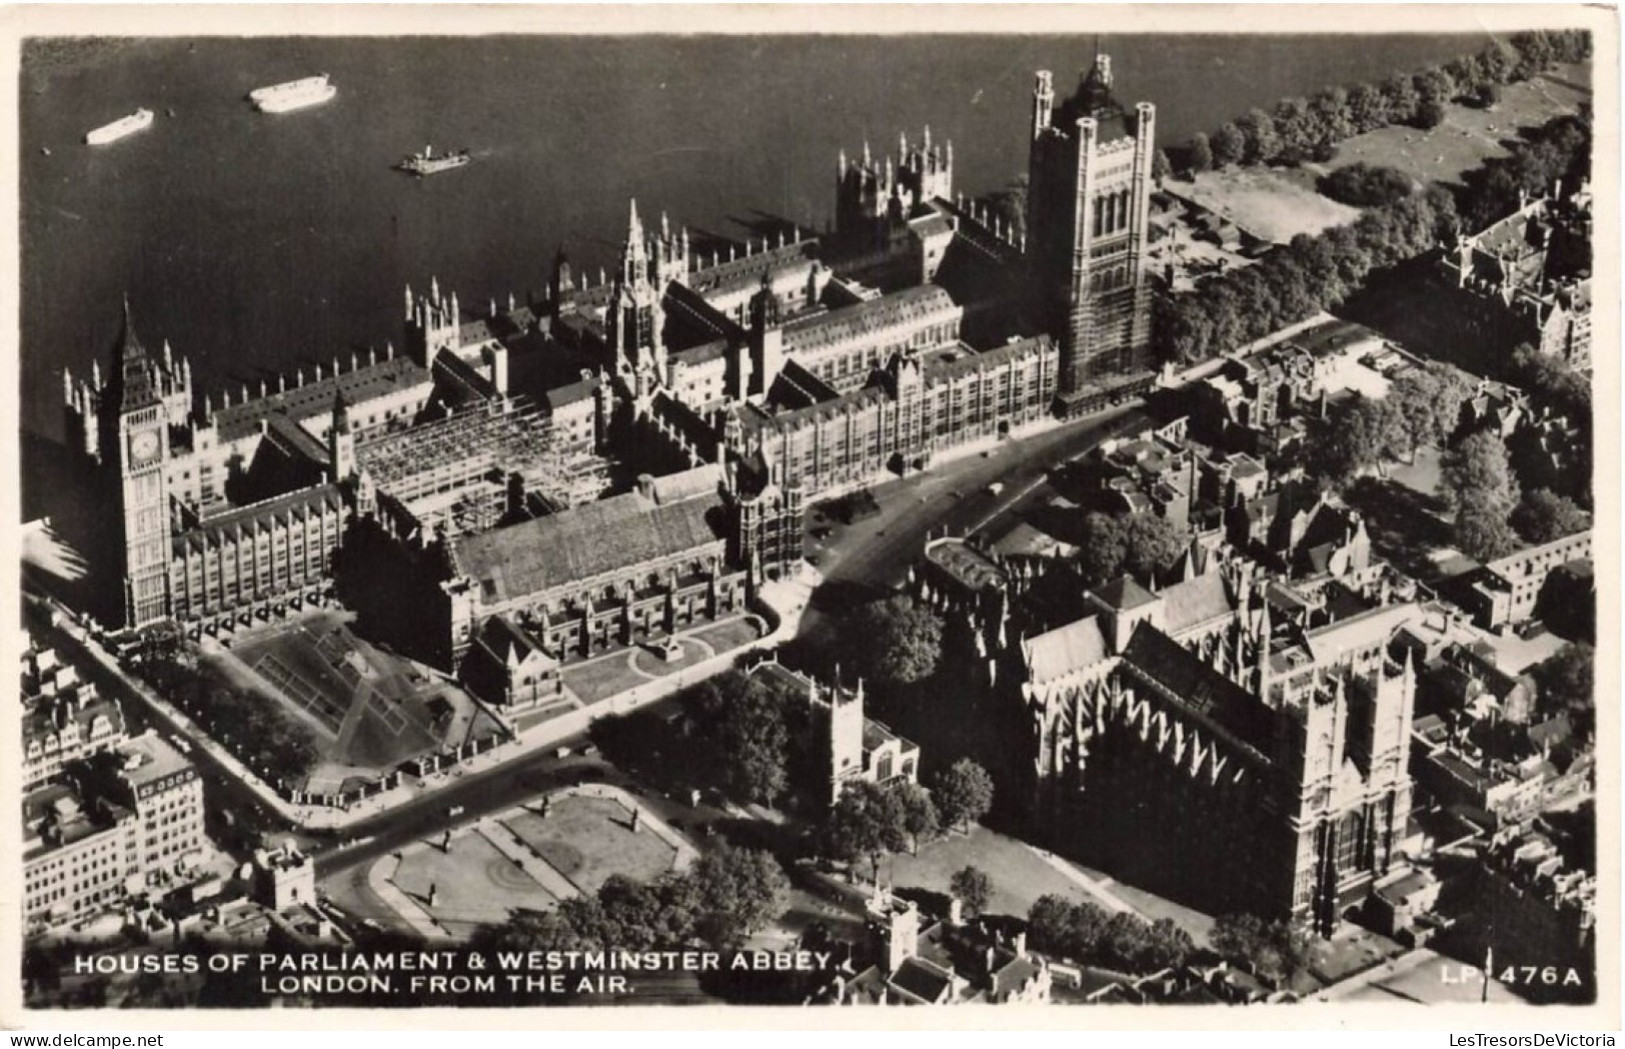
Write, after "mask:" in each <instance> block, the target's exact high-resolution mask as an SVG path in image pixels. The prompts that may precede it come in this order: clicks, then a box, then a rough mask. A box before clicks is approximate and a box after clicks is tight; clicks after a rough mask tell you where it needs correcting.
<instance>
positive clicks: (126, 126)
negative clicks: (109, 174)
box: [85, 109, 152, 146]
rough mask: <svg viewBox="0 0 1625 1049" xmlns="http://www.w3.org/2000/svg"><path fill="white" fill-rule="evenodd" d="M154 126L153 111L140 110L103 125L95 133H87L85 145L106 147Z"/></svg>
mask: <svg viewBox="0 0 1625 1049" xmlns="http://www.w3.org/2000/svg"><path fill="white" fill-rule="evenodd" d="M151 126H152V110H150V109H138V110H136V111H135V112H134V113H131V114H130V115H129V116H127V117H119V118H118V119H117V120H115V121H113V122H112V123H111V124H103V125H102V126H101V127H99V128H96V129H95V130H94V131H89V132H86V133H85V144H86V145H90V146H105V145H107V143H109V142H117V141H118V140H119V139H121V138H123V137H124V136H125V135H133V134H135V133H136V132H137V131H144V130H146V129H147V128H149V127H151Z"/></svg>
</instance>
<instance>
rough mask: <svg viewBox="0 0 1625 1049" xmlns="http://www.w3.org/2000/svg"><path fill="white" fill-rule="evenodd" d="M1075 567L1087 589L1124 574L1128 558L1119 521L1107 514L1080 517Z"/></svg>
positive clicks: (1125, 541) (1126, 543)
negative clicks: (1081, 519) (1124, 563)
mask: <svg viewBox="0 0 1625 1049" xmlns="http://www.w3.org/2000/svg"><path fill="white" fill-rule="evenodd" d="M1081 529H1082V531H1081V534H1080V536H1079V542H1078V553H1077V565H1078V571H1079V572H1080V573H1082V575H1083V581H1084V584H1085V585H1086V586H1099V585H1101V584H1102V583H1104V582H1106V581H1107V580H1108V579H1114V578H1116V577H1117V576H1119V575H1122V574H1123V562H1124V560H1125V559H1126V558H1127V557H1128V536H1127V533H1126V532H1125V531H1124V529H1123V525H1122V522H1121V519H1119V518H1116V517H1113V516H1112V515H1110V514H1102V513H1094V512H1091V513H1087V514H1084V515H1083V522H1082V525H1081Z"/></svg>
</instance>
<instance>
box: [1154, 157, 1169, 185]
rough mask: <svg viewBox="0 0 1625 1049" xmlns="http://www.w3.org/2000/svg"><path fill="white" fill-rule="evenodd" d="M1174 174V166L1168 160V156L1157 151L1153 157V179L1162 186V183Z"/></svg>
mask: <svg viewBox="0 0 1625 1049" xmlns="http://www.w3.org/2000/svg"><path fill="white" fill-rule="evenodd" d="M1173 173H1174V166H1173V164H1171V163H1170V162H1169V160H1168V154H1167V153H1166V152H1165V151H1163V150H1160V149H1159V150H1157V151H1156V152H1155V153H1154V154H1152V156H1151V177H1152V178H1153V179H1156V181H1157V183H1158V184H1159V185H1160V184H1161V183H1162V181H1163V180H1164V179H1166V178H1168V176H1170V175H1172V174H1173Z"/></svg>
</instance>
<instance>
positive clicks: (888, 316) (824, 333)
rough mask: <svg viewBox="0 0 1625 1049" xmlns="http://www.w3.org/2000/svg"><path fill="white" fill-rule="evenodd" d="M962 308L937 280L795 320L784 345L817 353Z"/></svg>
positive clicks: (787, 328) (786, 330) (795, 350)
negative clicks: (936, 282)
mask: <svg viewBox="0 0 1625 1049" xmlns="http://www.w3.org/2000/svg"><path fill="white" fill-rule="evenodd" d="M958 312H959V307H958V306H957V305H955V304H954V300H953V297H952V296H950V295H949V294H948V293H947V292H946V291H944V290H943V289H942V288H940V287H938V286H937V285H935V284H921V285H917V286H915V287H912V288H905V289H904V290H902V291H899V292H894V293H893V294H891V295H882V296H881V297H879V298H878V299H869V300H867V301H865V302H859V303H855V304H853V305H851V306H842V307H841V308H840V309H835V310H830V311H829V312H827V313H820V314H816V315H814V316H811V317H806V318H803V319H801V320H795V321H791V322H790V323H789V324H787V325H785V328H784V349H785V352H786V353H803V354H806V353H817V352H818V351H819V350H821V349H824V348H826V347H829V346H834V345H838V344H841V343H844V342H847V341H848V340H853V339H861V338H865V337H868V336H874V335H876V334H877V333H880V332H884V331H886V330H887V329H889V328H896V327H901V326H903V325H907V324H912V323H915V322H917V321H920V320H924V319H927V318H929V317H931V316H933V315H947V314H950V313H951V314H955V315H957V314H958Z"/></svg>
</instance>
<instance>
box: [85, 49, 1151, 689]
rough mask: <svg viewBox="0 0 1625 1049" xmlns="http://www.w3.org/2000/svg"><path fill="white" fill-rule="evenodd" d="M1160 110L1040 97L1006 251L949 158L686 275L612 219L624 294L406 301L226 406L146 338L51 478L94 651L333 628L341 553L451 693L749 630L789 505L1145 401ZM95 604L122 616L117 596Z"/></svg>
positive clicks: (872, 172) (917, 149) (987, 211)
mask: <svg viewBox="0 0 1625 1049" xmlns="http://www.w3.org/2000/svg"><path fill="white" fill-rule="evenodd" d="M1153 135H1154V108H1153V107H1152V106H1151V105H1150V104H1149V103H1141V104H1139V105H1138V106H1135V107H1133V108H1125V107H1124V106H1123V105H1121V104H1120V103H1118V102H1117V100H1116V98H1115V96H1114V93H1113V88H1112V72H1111V63H1110V59H1109V58H1108V57H1106V56H1104V55H1102V56H1099V57H1098V58H1097V59H1096V60H1095V61H1094V64H1093V66H1092V68H1090V69H1089V70H1087V71H1086V72H1085V73H1084V74H1083V75H1082V76H1081V77H1080V80H1079V84H1078V87H1077V90H1076V91H1075V93H1074V94H1073V95H1072V96H1071V97H1070V98H1067V99H1063V100H1060V101H1057V99H1056V96H1055V92H1054V88H1053V78H1052V76H1051V74H1050V73H1048V72H1041V73H1039V74H1038V76H1037V88H1036V90H1035V93H1034V103H1033V112H1032V115H1031V148H1030V161H1029V167H1028V173H1029V177H1030V180H1031V192H1030V195H1029V198H1028V202H1027V210H1026V214H1025V216H1024V220H1025V221H1024V223H1023V224H1022V225H1024V227H1025V228H1024V229H1018V224H1017V223H1016V222H1014V221H1012V216H1010V215H1006V214H1001V213H999V211H998V210H997V209H996V208H993V207H991V206H990V205H988V204H987V203H986V202H983V201H979V200H977V199H973V198H967V197H966V196H964V195H963V194H962V193H958V192H956V188H955V185H954V147H953V145H952V143H949V142H944V141H933V140H932V138H931V135H930V132H929V130H927V131H926V132H925V133H924V135H923V136H922V137H921V139H920V140H918V141H913V142H911V141H909V140H908V139H907V138H906V137H905V138H904V139H903V140H902V141H900V142H899V143H898V151H897V153H896V154H895V155H892V156H889V157H885V158H883V159H879V158H877V157H876V155H875V154H874V153H873V152H872V151H871V149H870V147H869V145H868V144H864V145H863V146H862V148H861V150H859V151H854V155H853V156H852V157H850V158H849V157H848V156H847V155H846V154H845V153H843V154H842V156H841V157H840V158H839V161H838V167H837V172H836V176H837V178H836V186H835V190H836V201H835V209H834V212H835V221H834V223H833V226H832V228H831V229H829V230H827V231H825V233H824V234H823V235H822V236H814V235H812V234H810V233H809V232H808V231H804V230H802V229H799V228H796V227H792V226H790V225H788V224H786V225H784V226H782V227H780V228H778V229H777V230H776V231H774V232H770V233H768V235H766V236H762V235H760V233H759V232H758V234H757V235H756V236H753V237H752V238H751V239H750V240H748V241H747V242H745V243H743V244H738V243H735V244H726V243H724V244H721V245H719V244H717V243H716V242H709V243H703V244H702V243H700V242H699V241H697V240H696V239H692V238H691V237H690V234H689V232H688V230H686V229H683V228H681V227H680V226H677V225H674V224H673V223H671V222H670V221H669V220H668V218H667V217H666V216H664V215H661V216H659V217H658V218H655V217H654V216H653V215H646V214H645V213H644V212H642V211H640V210H639V208H638V205H637V204H636V203H635V202H634V203H632V204H631V205H630V206H629V207H628V212H627V225H626V235H625V239H624V243H623V245H622V248H621V251H620V259H619V265H618V266H617V267H615V269H614V271H613V272H612V273H611V274H610V275H608V276H607V278H604V277H601V278H600V279H599V280H597V281H592V280H589V279H584V278H583V277H582V275H580V274H579V273H577V272H576V270H575V269H574V267H573V266H572V265H571V263H570V261H569V260H568V259H566V258H564V257H563V256H562V255H561V256H560V257H559V258H557V259H556V260H555V261H554V263H553V266H552V269H553V273H552V278H551V281H550V283H549V286H548V289H547V291H546V292H545V293H544V294H543V295H542V296H540V297H539V298H535V297H527V301H523V302H520V301H516V300H515V299H513V298H512V297H510V298H509V299H508V301H507V302H506V303H505V304H500V303H498V302H495V301H493V302H491V303H490V305H489V308H488V309H480V310H472V309H468V308H466V307H465V306H464V304H462V303H460V302H459V300H458V295H457V293H456V292H455V291H451V290H447V289H443V288H442V287H441V286H440V284H439V282H438V281H432V282H431V283H430V285H429V287H428V288H427V289H419V290H416V291H414V290H413V289H411V288H408V289H407V290H406V292H405V294H404V298H403V304H402V329H403V330H402V333H401V336H400V339H401V342H402V349H401V350H400V351H399V352H397V351H396V350H395V349H394V347H393V344H391V345H390V346H388V347H386V348H385V349H384V350H382V351H374V352H369V353H368V354H367V355H366V356H365V357H364V358H363V357H361V356H360V355H359V354H357V355H352V356H351V357H349V358H348V359H346V360H338V359H333V360H331V361H328V362H323V363H320V364H316V365H314V366H311V367H307V368H302V369H300V370H298V371H296V372H295V373H294V374H292V375H287V376H283V377H280V378H278V379H276V380H275V381H274V383H272V382H266V383H262V384H260V385H259V387H258V388H257V389H248V388H240V389H238V390H236V391H227V392H223V393H205V392H203V391H199V390H197V389H196V388H194V386H193V383H192V372H191V366H190V363H189V362H188V361H187V360H186V359H185V357H184V356H183V355H180V354H176V353H175V352H174V351H172V349H171V348H170V346H169V345H168V343H167V342H165V343H159V344H157V345H156V346H154V345H152V344H149V342H148V341H147V340H146V339H145V338H144V337H143V334H142V333H140V332H139V331H138V324H137V317H138V314H139V303H137V304H134V307H133V308H132V305H131V304H129V303H126V304H125V307H124V314H123V318H122V330H121V332H120V334H119V336H118V337H117V339H116V341H115V343H114V346H113V352H112V355H111V356H112V359H111V360H110V361H109V362H107V364H108V367H107V368H106V369H105V373H104V369H103V365H102V362H97V364H96V365H95V366H94V367H93V369H92V371H91V374H90V375H89V376H77V377H76V376H73V375H69V374H66V373H64V376H63V387H64V389H63V393H64V401H65V408H66V416H67V422H68V433H69V440H70V444H71V445H72V446H73V448H74V450H75V451H76V452H77V453H79V454H80V455H81V456H82V457H83V458H84V459H85V460H86V461H87V462H88V463H89V464H91V466H92V471H91V472H92V473H93V475H94V476H95V477H97V478H98V481H97V483H98V484H99V485H101V495H102V498H103V501H104V504H105V505H113V506H116V507H117V509H116V512H115V513H114V514H113V515H111V520H114V521H117V522H118V524H117V528H118V531H119V533H120V534H119V536H118V541H117V542H110V543H108V544H107V546H108V547H109V552H108V553H107V555H106V556H105V557H102V558H101V559H100V561H101V563H99V564H97V565H96V566H95V567H96V569H97V576H98V578H101V579H105V580H107V581H111V580H112V579H117V580H119V587H118V594H119V598H118V601H117V605H118V607H117V608H111V607H110V608H109V609H108V610H107V612H106V614H105V616H102V617H101V618H102V619H103V621H104V622H107V623H109V624H110V625H112V626H114V627H115V628H118V629H129V630H134V629H140V628H144V627H147V626H150V625H152V624H155V623H158V622H161V621H166V620H167V621H173V622H176V623H178V624H181V625H182V626H183V627H185V628H186V629H188V630H190V631H192V632H193V633H200V632H210V633H213V632H217V631H222V630H230V629H234V628H235V627H237V626H239V625H243V624H247V623H250V622H252V621H253V620H254V618H255V617H260V618H264V617H267V616H270V615H274V614H277V613H278V612H280V611H283V610H285V609H287V608H289V607H290V606H298V605H300V604H302V603H304V602H308V601H317V600H326V599H327V598H328V597H329V596H331V594H332V592H333V587H334V577H335V571H336V569H337V566H338V564H339V562H341V561H345V560H348V558H346V557H343V556H341V555H340V551H341V550H345V549H347V544H349V543H351V542H353V541H355V539H354V537H355V536H356V535H357V534H358V533H360V534H364V535H366V536H367V537H369V541H370V542H372V543H374V544H379V545H382V546H383V547H386V548H388V549H389V550H391V551H392V552H393V555H394V556H395V557H396V558H397V559H398V561H399V564H400V565H401V566H402V569H403V570H402V572H401V573H400V574H399V578H400V579H401V580H404V582H403V583H402V585H403V586H405V587H407V588H408V592H407V593H406V594H404V595H401V596H406V597H409V598H411V599H413V602H414V603H413V607H414V608H415V609H421V610H422V613H421V614H422V616H423V617H424V618H425V619H426V621H427V628H426V633H425V638H424V640H423V641H422V647H423V649H424V651H423V652H422V653H421V654H422V655H423V657H424V658H426V659H430V660H431V661H433V662H436V663H438V664H440V665H444V666H447V667H448V668H455V667H456V666H457V665H458V664H459V663H460V661H461V660H462V658H463V656H464V655H465V654H466V653H467V652H468V650H469V648H470V646H471V645H473V644H474V643H475V642H476V641H477V639H478V638H479V637H480V636H481V635H482V633H483V632H484V631H485V630H486V627H487V624H488V623H489V622H490V621H491V620H493V618H496V617H502V618H503V619H504V620H505V622H507V623H508V624H509V625H517V629H519V630H521V631H523V632H524V633H525V635H526V636H527V637H528V638H529V639H530V640H532V641H533V642H534V643H535V645H536V646H537V647H538V648H541V649H543V650H546V651H549V652H553V653H558V652H561V651H580V652H583V653H587V652H592V651H595V650H597V649H598V648H601V647H603V646H606V645H610V644H614V643H616V641H617V640H624V639H625V638H626V637H627V636H629V635H630V634H631V633H632V632H633V631H635V630H638V629H647V628H650V627H651V626H652V625H655V624H663V625H664V626H665V628H666V629H673V628H674V627H675V625H676V624H679V623H682V622H687V621H689V620H690V619H691V618H693V617H696V616H704V615H717V614H722V613H724V612H727V611H729V610H732V609H736V608H738V607H741V606H742V605H743V604H745V603H746V602H748V601H749V600H750V599H751V596H752V594H753V592H754V589H755V588H756V587H757V586H759V585H760V584H761V583H762V582H763V581H764V580H766V579H769V578H773V577H775V576H778V575H780V574H782V573H784V572H786V571H787V570H788V569H789V568H790V567H791V566H793V565H794V564H796V563H797V562H798V561H799V560H800V557H801V554H802V546H801V543H802V538H801V515H802V512H803V508H804V506H805V504H806V502H807V501H808V500H811V499H814V498H818V497H824V496H829V495H833V494H838V493H840V492H841V491H843V490H846V489H848V488H851V487H855V486H858V485H862V484H865V483H868V482H870V481H872V480H874V479H875V478H876V477H877V476H881V475H884V474H886V473H887V472H890V473H892V474H897V473H903V472H907V471H911V470H917V469H922V468H926V467H928V466H929V465H930V463H931V461H932V459H933V457H934V456H937V455H939V454H941V453H944V452H947V451H949V450H951V449H953V448H956V447H958V446H962V445H964V444H966V443H968V442H972V441H977V440H983V439H991V438H997V437H1000V436H1004V435H1007V434H1011V433H1014V432H1018V431H1021V430H1023V429H1024V428H1027V427H1030V426H1033V425H1035V424H1038V423H1040V422H1042V421H1044V420H1046V419H1048V418H1051V417H1053V416H1054V415H1055V414H1061V415H1063V416H1067V415H1076V414H1079V413H1081V412H1083V411H1086V410H1089V409H1090V408H1092V407H1098V406H1100V405H1102V404H1104V403H1105V402H1106V400H1107V399H1108V398H1110V397H1113V396H1121V395H1122V394H1123V393H1124V392H1125V391H1129V390H1132V389H1136V388H1138V387H1137V384H1140V383H1143V382H1145V381H1146V380H1147V379H1148V376H1149V369H1150V360H1149V293H1148V291H1147V288H1146V281H1145V275H1146V273H1145V271H1146V239H1147V237H1146V208H1147V199H1148V187H1149V183H1150V166H1151V156H1152V154H1153V152H1154V147H1153ZM108 589H109V590H111V588H110V587H109V588H108Z"/></svg>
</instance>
